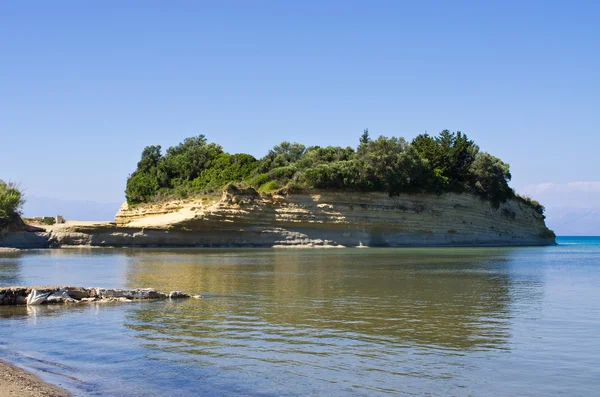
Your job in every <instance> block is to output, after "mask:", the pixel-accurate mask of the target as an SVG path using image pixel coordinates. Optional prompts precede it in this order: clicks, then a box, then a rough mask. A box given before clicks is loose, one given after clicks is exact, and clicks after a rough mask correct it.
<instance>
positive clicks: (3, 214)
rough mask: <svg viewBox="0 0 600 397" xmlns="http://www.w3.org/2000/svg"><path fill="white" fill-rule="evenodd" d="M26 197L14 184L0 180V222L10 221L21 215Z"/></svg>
mask: <svg viewBox="0 0 600 397" xmlns="http://www.w3.org/2000/svg"><path fill="white" fill-rule="evenodd" d="M23 204H25V197H24V195H23V193H22V192H21V191H20V190H19V188H18V186H17V184H16V183H14V182H8V183H7V182H4V181H3V180H2V179H0V220H6V219H10V218H12V217H13V216H15V215H18V214H20V213H21V208H22V207H23Z"/></svg>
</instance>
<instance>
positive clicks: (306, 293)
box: [0, 237, 600, 396]
mask: <svg viewBox="0 0 600 397" xmlns="http://www.w3.org/2000/svg"><path fill="white" fill-rule="evenodd" d="M557 241H558V243H559V245H558V246H555V247H540V248H429V249H427V248H415V249H361V250H359V249H353V250H345V249H342V250H337V249H335V250H259V249H256V250H241V249H232V250H199V249H198V250H195V249H191V250H188V249H177V250H159V249H156V250H153V249H146V250H95V249H94V250H85V249H76V250H52V251H33V252H26V253H19V254H11V255H8V254H4V255H3V256H0V285H17V284H21V285H32V284H71V285H82V286H103V287H127V288H130V287H154V288H157V289H159V290H162V291H170V290H175V289H179V290H184V291H187V292H193V293H202V294H204V295H206V296H207V297H206V298H205V299H202V300H185V301H176V302H175V301H159V302H142V303H129V304H94V305H89V306H85V305H81V306H75V307H73V306H71V307H63V306H60V307H58V306H42V307H38V308H26V307H1V306H0V325H2V330H3V335H4V337H3V338H0V359H3V360H6V361H9V362H12V363H15V364H17V365H19V366H21V367H24V368H26V369H29V370H31V371H33V372H35V373H36V374H38V375H40V376H42V378H44V379H46V380H48V381H51V382H53V383H56V384H60V385H62V386H63V387H65V388H67V389H69V390H70V391H72V392H73V393H74V394H75V395H81V396H88V395H92V396H138V395H139V396H154V395H156V396H158V395H170V396H189V395H203V396H204V395H207V396H229V395H247V396H279V395H294V396H307V395H315V396H317V395H318V396H321V395H330V396H346V395H350V396H386V395H407V396H408V395H432V396H448V395H456V396H471V395H486V396H487V395H497V396H505V395H531V396H540V395H543V396H552V395H556V396H558V395H577V396H595V395H598V393H599V391H600V338H598V335H600V288H599V286H600V238H598V237H559V238H558V239H557Z"/></svg>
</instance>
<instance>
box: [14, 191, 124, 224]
mask: <svg viewBox="0 0 600 397" xmlns="http://www.w3.org/2000/svg"><path fill="white" fill-rule="evenodd" d="M120 205H121V203H97V202H94V201H80V200H59V199H51V198H44V197H31V196H29V197H27V202H26V203H25V206H24V208H23V216H25V217H27V218H33V217H36V216H56V215H62V216H63V217H64V218H65V219H66V220H78V221H112V220H114V218H115V214H116V213H117V210H118V209H119V206H120Z"/></svg>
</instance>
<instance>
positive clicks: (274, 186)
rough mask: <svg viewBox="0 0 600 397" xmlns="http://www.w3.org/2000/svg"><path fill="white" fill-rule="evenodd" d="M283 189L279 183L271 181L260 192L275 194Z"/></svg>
mask: <svg viewBox="0 0 600 397" xmlns="http://www.w3.org/2000/svg"><path fill="white" fill-rule="evenodd" d="M279 189H281V185H280V184H279V183H277V181H269V182H267V183H265V184H263V185H262V186H261V187H260V188H259V189H258V191H259V192H260V193H270V192H274V191H275V190H279Z"/></svg>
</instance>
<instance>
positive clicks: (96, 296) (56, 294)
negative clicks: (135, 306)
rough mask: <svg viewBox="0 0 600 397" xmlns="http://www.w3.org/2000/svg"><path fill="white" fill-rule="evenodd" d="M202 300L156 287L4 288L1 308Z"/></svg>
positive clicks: (0, 290) (1, 294) (2, 289)
mask: <svg viewBox="0 0 600 397" xmlns="http://www.w3.org/2000/svg"><path fill="white" fill-rule="evenodd" d="M189 297H194V298H200V297H201V296H200V295H189V294H186V293H185V292H181V291H171V292H170V293H168V294H165V293H162V292H158V291H156V290H155V289H153V288H137V289H130V290H126V289H110V288H83V287H56V286H41V287H2V288H0V305H41V304H55V303H89V302H129V301H134V300H156V299H183V298H189Z"/></svg>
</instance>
